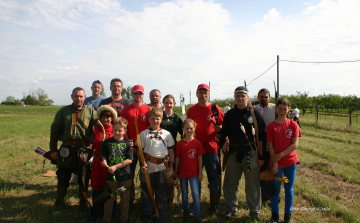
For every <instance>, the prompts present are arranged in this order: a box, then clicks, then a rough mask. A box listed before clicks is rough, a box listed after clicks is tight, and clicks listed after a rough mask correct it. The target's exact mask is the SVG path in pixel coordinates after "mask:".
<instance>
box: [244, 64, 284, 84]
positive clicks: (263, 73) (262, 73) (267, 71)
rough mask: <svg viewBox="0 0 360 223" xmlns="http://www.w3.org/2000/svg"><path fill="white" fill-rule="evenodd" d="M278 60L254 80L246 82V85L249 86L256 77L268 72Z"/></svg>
mask: <svg viewBox="0 0 360 223" xmlns="http://www.w3.org/2000/svg"><path fill="white" fill-rule="evenodd" d="M276 64H277V62H275V63H274V64H273V65H272V66H271V67H269V68H268V69H267V70H266V71H265V72H264V73H262V74H260V75H259V76H258V77H256V78H255V79H254V80H252V81H250V83H248V84H246V87H247V86H249V85H250V84H251V83H252V82H254V81H255V80H256V79H258V78H259V77H261V76H262V75H264V74H265V73H266V72H268V71H269V70H270V69H271V68H272V67H273V66H275V65H276Z"/></svg>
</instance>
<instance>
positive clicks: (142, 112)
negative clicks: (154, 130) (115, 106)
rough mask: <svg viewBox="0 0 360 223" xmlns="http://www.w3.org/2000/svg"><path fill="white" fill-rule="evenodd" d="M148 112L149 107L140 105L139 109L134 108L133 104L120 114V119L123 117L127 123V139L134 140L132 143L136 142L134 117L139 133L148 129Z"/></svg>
mask: <svg viewBox="0 0 360 223" xmlns="http://www.w3.org/2000/svg"><path fill="white" fill-rule="evenodd" d="M149 110H150V106H148V105H145V104H142V105H141V106H139V107H135V106H134V105H133V104H131V105H129V106H126V107H125V108H124V109H123V110H122V112H121V114H120V117H123V118H125V119H126V120H127V121H128V127H127V133H128V136H129V138H130V139H133V140H134V143H135V142H136V140H137V139H136V128H135V121H134V116H135V118H136V121H137V124H138V128H139V133H140V132H142V131H144V130H145V129H147V128H148V127H149V120H148V113H149Z"/></svg>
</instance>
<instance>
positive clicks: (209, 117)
mask: <svg viewBox="0 0 360 223" xmlns="http://www.w3.org/2000/svg"><path fill="white" fill-rule="evenodd" d="M211 116H212V115H211V114H210V115H209V116H208V117H207V120H208V121H209V122H211Z"/></svg>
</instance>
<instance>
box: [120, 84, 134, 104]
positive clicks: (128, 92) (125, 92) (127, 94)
mask: <svg viewBox="0 0 360 223" xmlns="http://www.w3.org/2000/svg"><path fill="white" fill-rule="evenodd" d="M132 89H133V87H130V86H128V87H127V88H124V89H123V90H122V92H121V96H122V97H124V98H127V99H129V100H130V101H134V98H133V96H132V95H131V92H132Z"/></svg>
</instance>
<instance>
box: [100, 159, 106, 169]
mask: <svg viewBox="0 0 360 223" xmlns="http://www.w3.org/2000/svg"><path fill="white" fill-rule="evenodd" d="M101 166H103V167H106V168H107V162H106V160H102V161H101Z"/></svg>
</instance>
